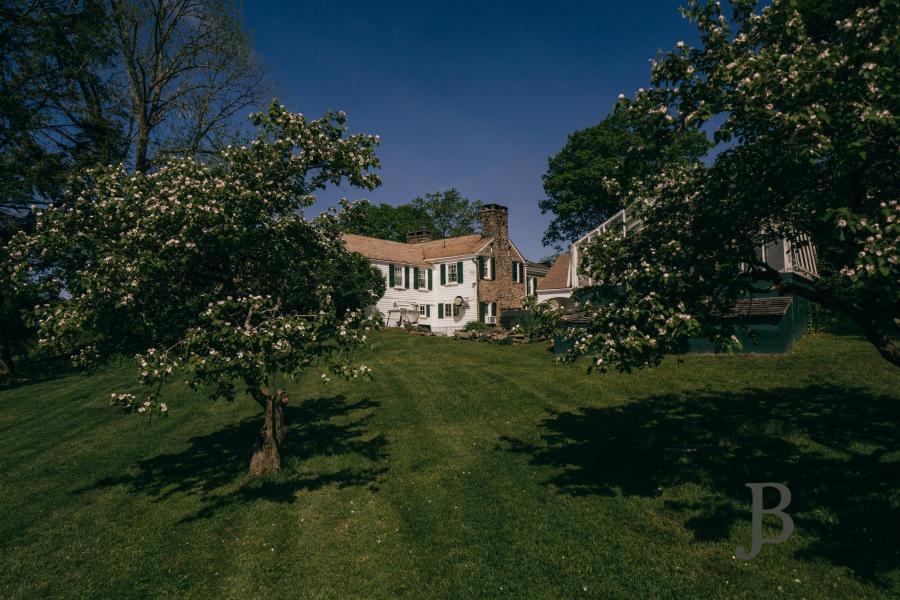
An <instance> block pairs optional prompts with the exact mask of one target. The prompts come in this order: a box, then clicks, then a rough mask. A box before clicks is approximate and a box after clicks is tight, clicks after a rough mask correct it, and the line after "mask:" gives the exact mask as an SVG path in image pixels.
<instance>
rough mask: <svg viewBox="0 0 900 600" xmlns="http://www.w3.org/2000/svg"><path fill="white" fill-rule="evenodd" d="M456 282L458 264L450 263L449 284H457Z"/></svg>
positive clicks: (448, 267) (448, 268)
mask: <svg viewBox="0 0 900 600" xmlns="http://www.w3.org/2000/svg"><path fill="white" fill-rule="evenodd" d="M456 281H457V274H456V263H450V264H449V265H447V283H456Z"/></svg>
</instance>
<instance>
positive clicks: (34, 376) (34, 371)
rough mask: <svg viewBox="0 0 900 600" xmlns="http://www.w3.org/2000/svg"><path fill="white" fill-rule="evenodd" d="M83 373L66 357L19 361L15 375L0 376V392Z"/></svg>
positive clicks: (82, 370)
mask: <svg viewBox="0 0 900 600" xmlns="http://www.w3.org/2000/svg"><path fill="white" fill-rule="evenodd" d="M84 372H85V371H84V369H82V368H79V367H75V366H73V365H72V362H71V361H70V360H69V359H68V358H66V357H50V358H39V359H31V360H22V359H19V360H18V361H17V362H16V372H15V374H13V375H11V376H0V391H3V390H14V389H17V388H20V387H25V386H26V385H34V384H37V383H45V382H47V381H53V380H55V379H61V378H63V377H68V376H69V375H74V374H76V373H80V374H83V373H84Z"/></svg>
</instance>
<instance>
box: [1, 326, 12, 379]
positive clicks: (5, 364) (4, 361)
mask: <svg viewBox="0 0 900 600" xmlns="http://www.w3.org/2000/svg"><path fill="white" fill-rule="evenodd" d="M15 370H16V365H15V363H13V358H12V351H11V350H10V349H9V345H8V344H7V343H6V340H5V339H3V335H0V378H2V377H10V376H12V374H13V373H14V372H15Z"/></svg>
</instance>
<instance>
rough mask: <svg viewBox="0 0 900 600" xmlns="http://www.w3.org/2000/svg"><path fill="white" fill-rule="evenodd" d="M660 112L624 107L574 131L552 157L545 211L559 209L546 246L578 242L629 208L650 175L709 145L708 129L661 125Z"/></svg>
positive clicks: (546, 181)
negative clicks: (643, 113) (638, 113)
mask: <svg viewBox="0 0 900 600" xmlns="http://www.w3.org/2000/svg"><path fill="white" fill-rule="evenodd" d="M658 121H659V116H658V115H657V116H654V115H648V118H644V119H636V118H634V116H633V115H632V114H630V113H629V112H628V111H627V110H626V107H625V106H624V105H617V106H616V107H615V108H614V109H613V111H612V113H611V114H610V115H609V116H608V117H606V118H605V119H603V120H602V121H600V123H598V124H597V125H594V126H593V127H588V128H586V129H581V130H579V131H576V132H574V133H572V134H570V135H569V139H568V141H567V142H566V145H565V146H564V147H563V148H562V150H560V151H559V152H558V153H557V154H556V155H555V156H552V157H550V160H549V161H548V163H549V164H548V167H547V172H546V173H545V174H544V177H543V179H544V192H545V193H546V194H547V198H546V199H544V200H541V202H540V203H539V206H540V208H541V212H542V213H544V214H546V213H548V212H549V213H553V220H552V221H551V222H550V225H549V226H548V227H547V232H546V233H545V234H544V244H545V245H552V244H559V243H562V242H565V241H567V240H575V239H578V238H580V237H581V236H582V235H584V234H585V233H587V232H588V231H590V230H591V229H593V228H594V227H596V226H597V224H598V223H602V222H603V221H605V220H606V219H608V218H609V217H610V216H611V215H613V214H614V213H616V212H618V211H619V210H621V209H622V208H624V205H623V201H624V199H625V198H626V197H627V196H628V194H630V193H631V192H632V191H634V190H635V189H636V188H637V187H638V186H640V185H641V184H642V183H643V180H644V178H645V177H646V176H647V174H649V173H654V172H656V171H658V170H660V169H661V168H662V167H663V166H665V165H668V164H680V163H687V162H691V161H696V160H697V159H698V158H699V157H700V156H702V155H703V154H705V153H706V151H707V150H708V149H709V142H707V140H706V137H705V136H704V135H703V133H702V132H700V131H697V130H694V129H678V128H671V127H660V126H659V122H658Z"/></svg>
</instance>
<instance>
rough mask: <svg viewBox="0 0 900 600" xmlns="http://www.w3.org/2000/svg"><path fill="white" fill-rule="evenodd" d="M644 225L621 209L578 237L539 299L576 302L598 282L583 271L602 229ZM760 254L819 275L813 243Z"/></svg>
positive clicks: (768, 248) (776, 264) (782, 245)
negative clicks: (583, 261) (587, 252)
mask: <svg viewBox="0 0 900 600" xmlns="http://www.w3.org/2000/svg"><path fill="white" fill-rule="evenodd" d="M641 226H642V221H641V219H640V218H639V217H637V216H636V215H634V214H633V213H632V212H631V211H630V210H627V209H626V210H620V211H619V212H617V213H616V214H614V215H613V216H612V217H610V218H609V219H607V220H606V221H604V222H603V223H601V224H600V225H598V226H597V227H595V228H594V229H592V230H591V231H589V232H588V233H586V234H585V235H583V236H581V237H580V238H579V239H577V240H575V242H573V243H572V245H571V246H569V251H568V252H565V253H563V254H560V255H559V257H558V258H557V259H556V262H554V263H553V266H552V267H550V271H549V272H548V273H547V276H546V277H544V280H543V281H542V282H541V287H540V289H538V293H537V297H538V300H539V301H541V302H546V301H552V302H554V303H556V304H560V305H563V306H566V307H569V306H571V305H572V304H573V303H572V300H571V297H572V292H573V291H574V290H575V289H577V288H579V287H583V286H588V285H593V284H594V281H593V280H592V279H591V278H590V277H589V276H587V275H585V274H583V273H580V272H579V267H580V264H581V259H582V257H583V256H584V249H585V247H586V246H587V245H588V244H590V243H591V242H593V241H594V239H596V237H597V236H598V235H600V234H601V233H606V232H608V231H610V230H615V231H617V232H619V233H620V234H621V235H622V237H625V236H626V235H628V234H629V233H631V232H632V231H640V228H641ZM758 255H759V257H760V258H762V259H763V260H764V261H766V263H768V265H769V266H770V267H772V268H773V269H775V270H776V271H778V272H780V273H795V274H797V275H800V276H802V277H805V278H807V279H813V278H815V277H817V276H818V272H817V269H816V251H815V248H814V247H813V246H811V245H809V244H804V245H798V246H793V245H792V244H791V243H790V242H789V241H788V240H785V239H780V240H776V241H774V242H770V243H768V244H766V245H765V246H762V247H760V248H759V249H758Z"/></svg>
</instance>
